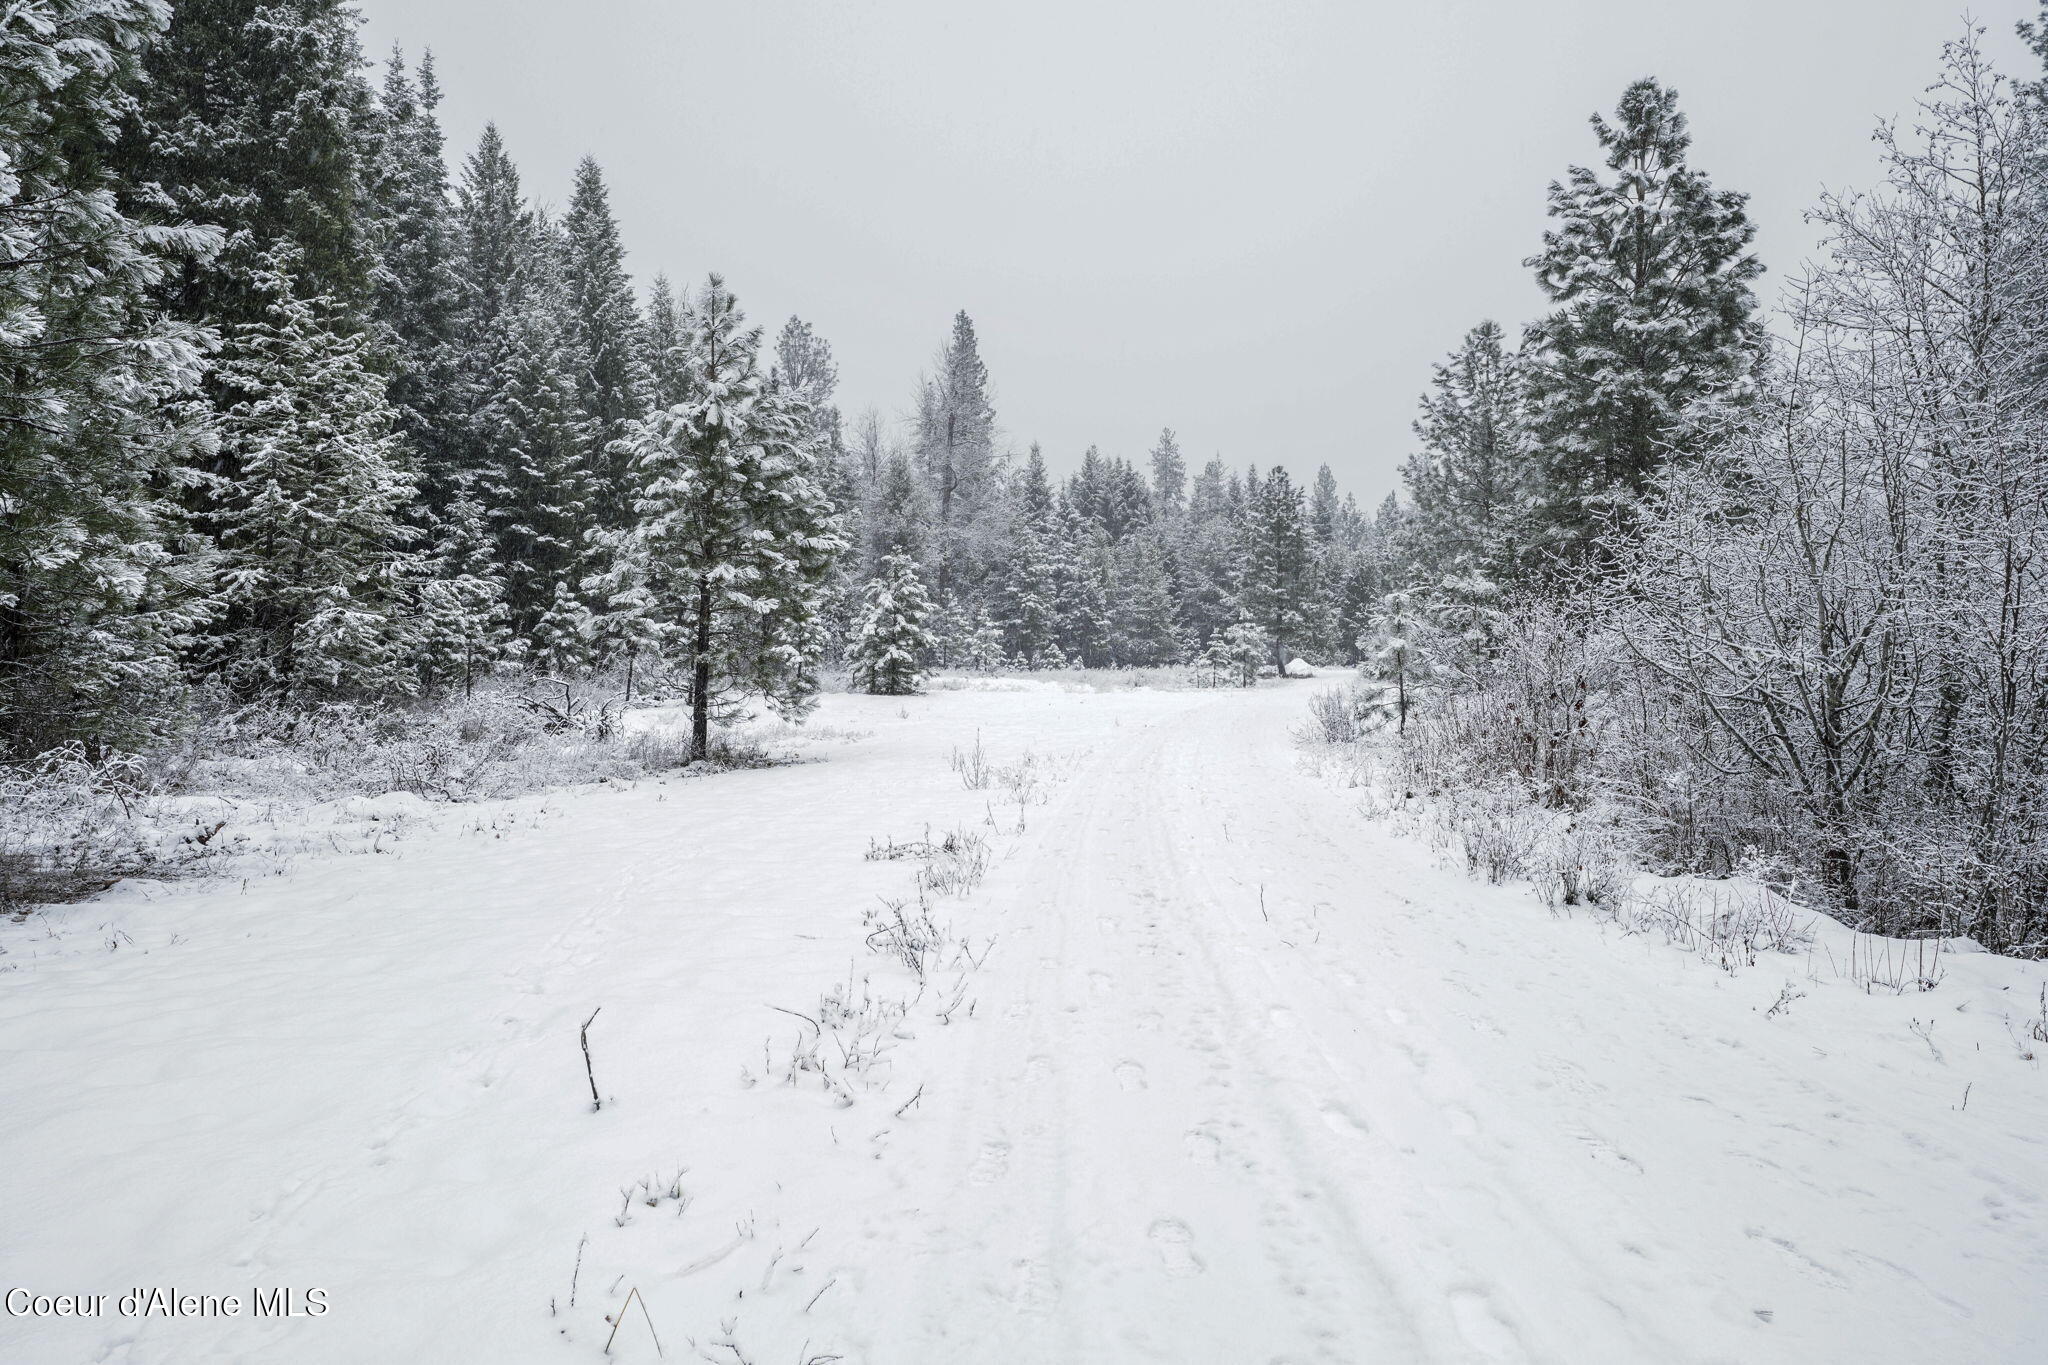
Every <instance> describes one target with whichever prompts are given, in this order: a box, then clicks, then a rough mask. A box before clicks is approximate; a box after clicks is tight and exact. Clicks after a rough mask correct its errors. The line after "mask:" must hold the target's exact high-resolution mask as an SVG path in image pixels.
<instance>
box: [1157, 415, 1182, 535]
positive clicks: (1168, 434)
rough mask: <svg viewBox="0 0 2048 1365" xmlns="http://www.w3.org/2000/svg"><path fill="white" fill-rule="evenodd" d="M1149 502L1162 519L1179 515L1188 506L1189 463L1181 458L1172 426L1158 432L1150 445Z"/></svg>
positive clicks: (1178, 443) (1178, 442)
mask: <svg viewBox="0 0 2048 1365" xmlns="http://www.w3.org/2000/svg"><path fill="white" fill-rule="evenodd" d="M1152 505H1153V507H1154V508H1155V509H1156V510H1157V511H1158V513H1159V515H1160V516H1161V517H1163V518H1168V519H1174V518H1178V517H1179V516H1180V515H1181V513H1182V512H1184V511H1186V510H1187V505H1188V463H1187V461H1186V460H1184V459H1182V458H1181V453H1180V441H1179V439H1178V438H1177V437H1175V435H1174V434H1173V428H1172V427H1167V428H1165V429H1163V430H1162V431H1160V433H1159V440H1158V442H1157V443H1155V444H1154V445H1153V447H1152Z"/></svg>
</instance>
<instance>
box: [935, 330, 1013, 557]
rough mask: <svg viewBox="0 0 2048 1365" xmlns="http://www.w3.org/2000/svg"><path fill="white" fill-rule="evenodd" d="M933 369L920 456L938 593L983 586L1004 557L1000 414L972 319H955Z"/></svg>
mask: <svg viewBox="0 0 2048 1365" xmlns="http://www.w3.org/2000/svg"><path fill="white" fill-rule="evenodd" d="M935 368H936V373H935V374H933V375H932V376H931V377H930V378H928V379H927V380H926V381H925V382H924V385H923V387H922V389H921V390H920V392H919V395H918V408H917V432H916V458H917V466H918V470H919V472H920V473H921V474H922V475H923V477H924V480H925V484H926V486H927V488H929V490H930V492H931V497H932V503H933V506H934V508H935V510H936V512H937V525H936V526H935V527H934V528H933V534H932V541H933V544H932V547H931V550H930V552H929V553H928V555H927V557H926V558H925V559H924V560H923V561H922V562H924V563H926V564H927V565H929V566H931V569H932V576H933V586H934V588H935V589H936V591H937V592H938V595H939V596H940V597H941V598H945V597H948V596H951V595H952V594H954V593H955V592H956V591H960V590H964V589H968V588H973V587H976V586H978V585H979V583H980V581H981V579H982V577H983V575H984V573H985V571H986V570H987V569H988V568H989V567H991V566H992V565H993V563H994V562H995V561H996V559H997V558H999V549H1000V547H999V546H998V545H997V544H996V543H995V542H996V541H997V539H998V538H999V536H1000V533H1001V531H1002V529H1003V527H1002V522H1001V518H1000V517H999V516H998V515H997V513H998V511H999V502H1000V494H1001V492H1002V486H1001V485H1002V469H1001V463H1000V461H999V459H998V458H997V454H996V446H995V440H996V413H995V405H994V402H993V400H992V398H991V397H990V393H989V379H988V367H987V365H985V364H983V363H982V359H981V344H980V342H979V341H978V340H977V339H976V337H975V333H974V319H972V318H970V317H968V316H967V314H966V313H965V312H964V311H963V312H960V313H958V314H956V315H955V316H954V318H953V332H952V336H951V337H950V338H949V339H948V340H947V342H946V345H945V347H944V349H942V350H941V351H940V352H939V357H938V361H937V364H936V367H935Z"/></svg>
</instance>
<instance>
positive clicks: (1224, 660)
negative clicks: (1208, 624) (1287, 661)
mask: <svg viewBox="0 0 2048 1365" xmlns="http://www.w3.org/2000/svg"><path fill="white" fill-rule="evenodd" d="M1272 652H1273V642H1272V640H1270V639H1269V638H1267V635H1266V632H1265V631H1263V630H1260V629H1259V628H1258V626H1257V625H1256V624H1254V623H1253V622H1250V621H1237V622H1234V623H1232V624H1231V625H1229V626H1226V627H1224V628H1223V629H1222V630H1219V631H1217V632H1216V634H1215V636H1214V637H1213V638H1212V639H1211V640H1210V641H1209V647H1208V648H1207V649H1205V650H1203V651H1202V654H1201V658H1200V659H1199V661H1198V663H1199V667H1200V670H1201V672H1202V673H1204V674H1205V675H1207V677H1208V678H1209V679H1210V680H1211V681H1210V685H1212V686H1226V687H1252V686H1256V685H1257V683H1258V681H1259V670H1260V668H1262V667H1263V666H1264V665H1265V663H1266V660H1267V658H1268V656H1270V655H1271V654H1272Z"/></svg>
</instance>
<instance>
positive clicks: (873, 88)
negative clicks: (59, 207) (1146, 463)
mask: <svg viewBox="0 0 2048 1365" xmlns="http://www.w3.org/2000/svg"><path fill="white" fill-rule="evenodd" d="M364 5H365V9H366V11H367V14H368V20H369V22H368V27H367V31H366V33H365V43H366V47H367V48H368V50H369V51H370V52H371V54H372V55H374V56H376V57H378V58H380V59H381V57H382V55H383V53H384V52H385V51H386V50H387V49H388V48H389V46H390V44H391V43H392V41H393V40H397V41H399V42H402V43H403V44H404V45H405V46H406V47H407V49H408V50H410V51H412V52H414V53H417V51H418V49H419V48H421V47H423V46H425V47H431V48H432V49H433V50H434V53H435V57H436V59H437V60H438V62H439V63H440V69H441V76H442V81H443V84H444V85H445V86H446V87H447V101H446V103H445V105H444V106H443V110H442V113H443V118H444V120H445V122H446V125H447V130H448V134H449V142H450V155H451V160H454V161H459V159H460V157H461V156H462V155H464V154H466V153H467V152H468V150H469V149H470V147H471V146H472V145H473V144H474V142H475V138H476V134H477V133H478V131H479V130H480V129H481V128H482V126H483V124H484V123H485V121H487V120H496V122H497V123H498V126H499V128H500V129H501V130H502V131H503V133H504V134H505V137H506V139H507V142H508V143H509V145H510V147H511V150H512V153H513V155H514V157H515V158H516V159H517V160H518V162H519V165H520V167H521V169H522V171H523V172H524V174H525V176H526V184H527V188H528V190H529V192H530V193H533V194H534V195H536V196H537V197H539V198H541V199H543V200H545V201H549V202H554V203H559V202H561V201H562V200H563V199H565V198H566V197H567V193H568V184H569V176H570V171H571V169H572V167H573V166H574V164H575V162H576V160H577V158H578V157H580V156H581V155H583V154H584V153H585V152H589V153H592V154H594V155H595V156H596V157H597V158H598V160H599V161H600V162H602V163H603V165H604V168H605V171H606V174H607V177H608V179H609V182H610V184H611V189H612V203H613V206H614V209H615V210H616V212H617V213H618V215H619V217H620V219H621V221H622V223H623V227H624V232H625V238H626V244H627V248H628V250H629V252H630V259H629V265H630V267H631V269H632V270H633V272H634V275H635V277H636V278H637V279H639V280H641V281H642V282H643V283H644V282H645V280H647V279H648V278H650V277H651V276H653V275H654V274H655V273H657V272H666V273H667V274H669V275H670V276H671V277H672V278H674V279H675V280H677V281H678V282H679V283H680V282H682V281H685V280H695V279H700V278H701V277H702V276H703V274H704V273H705V272H706V271H708V270H714V269H715V270H719V271H721V272H723V273H724V274H725V275H726V277H727V279H728V280H729V281H730V282H731V284H732V286H733V288H734V290H735V291H736V292H737V293H738V295H739V298H740V301H741V303H742V305H743V306H744V307H746V308H747V310H748V311H749V313H750V314H751V315H752V316H753V318H754V320H755V321H757V322H760V323H762V324H764V325H766V326H767V327H768V329H769V331H770V332H771V334H772V332H773V330H774V328H775V327H776V326H777V325H779V324H780V322H781V321H782V319H783V318H785V317H787V316H788V315H789V314H790V313H792V312H795V313H799V314H801V315H802V316H804V317H805V318H808V319H809V320H811V321H812V322H813V323H814V324H815V325H816V326H817V327H818V329H819V330H820V331H821V332H822V333H823V334H824V335H825V336H826V337H827V338H829V339H830V341H831V342H832V344H833V347H834V349H835V351H836V353H837V355H838V359H839V364H840V377H841V390H842V394H841V397H842V405H843V406H844V407H845V408H846V410H847V411H848V412H849V413H852V412H855V411H858V410H859V409H861V408H863V407H865V406H867V405H869V404H873V405H875V406H877V407H879V408H880V409H881V410H882V411H883V412H884V414H886V415H889V416H891V417H895V416H900V415H901V414H902V413H903V412H904V411H905V410H906V409H907V407H908V405H909V401H910V397H911V394H912V392H913V385H914V381H915V379H916V377H917V375H918V374H919V373H920V372H921V371H922V370H923V369H924V368H926V367H927V366H928V365H929V363H930V360H931V357H932V356H933V354H934V352H935V351H936V350H937V348H938V346H939V344H940V343H941V342H942V341H943V340H944V338H945V335H946V331H947V328H948V325H949V322H950V319H951V318H952V315H953V313H954V311H955V310H956V309H960V308H965V309H966V310H967V311H968V312H969V313H970V314H972V315H973V317H974V320H975V323H976V325H977V327H978V328H979V330H980V334H981V338H982V345H983V355H984V357H985V358H986V359H987V361H988V364H989V368H990V371H991V374H992V375H993V378H994V381H995V386H996V404H997V411H998V414H999V416H1000V418H1001V421H1002V426H1003V430H1004V434H1005V436H1006V438H1007V439H1008V440H1009V441H1010V442H1011V443H1012V444H1013V445H1014V446H1015V447H1016V448H1018V449H1019V450H1021V449H1022V448H1023V447H1024V446H1025V445H1026V444H1027V443H1028V442H1030V441H1033V440H1037V441H1040V442H1042V443H1043V444H1044V446H1045V448H1046V453H1047V456H1048V458H1049V459H1050V460H1051V461H1052V462H1053V465H1054V467H1055V469H1056V470H1057V469H1065V468H1070V467H1071V466H1072V465H1073V463H1074V462H1075V461H1076V460H1078V458H1079V455H1080V452H1081V451H1082V450H1083V449H1084V448H1085V447H1086V446H1088V445H1089V444H1090V443H1094V444H1097V445H1099V446H1101V447H1102V449H1103V450H1104V451H1105V452H1107V453H1111V454H1124V455H1129V456H1132V457H1134V458H1136V457H1140V456H1142V455H1143V453H1144V452H1145V451H1146V449H1148V448H1149V447H1150V445H1151V443H1152V440H1153V438H1154V436H1155V435H1156V434H1157V433H1158V430H1159V428H1160V427H1162V426H1172V427H1174V428H1176V429H1177V430H1178V431H1179V432H1180V436H1181V443H1182V447H1183V448H1184V449H1185V450H1186V451H1187V452H1188V454H1189V456H1190V458H1191V459H1193V460H1195V461H1197V462H1199V461H1200V460H1201V459H1204V458H1206V457H1207V456H1208V455H1210V454H1211V453H1213V452H1221V453H1222V454H1223V455H1224V456H1225V458H1227V459H1229V460H1230V461H1231V462H1232V463H1233V464H1243V463H1245V462H1247V461H1251V460H1256V461H1258V462H1259V463H1260V464H1261V465H1266V464H1272V463H1285V464H1287V465H1288V466H1290V467H1291V468H1293V469H1295V470H1296V471H1297V472H1301V473H1306V472H1309V471H1312V470H1313V469H1314V468H1315V466H1316V465H1317V464H1319V463H1321V462H1323V461H1326V460H1327V461H1328V462H1329V463H1330V465H1331V466H1332V467H1333V468H1334V469H1335V470H1336V472H1337V475H1338V477H1339V479H1341V480H1342V481H1343V482H1344V484H1345V486H1346V487H1347V488H1350V489H1353V490H1355V491H1356V492H1358V493H1359V495H1360V498H1361V500H1365V501H1369V500H1372V499H1377V498H1378V497H1379V496H1381V495H1383V494H1384V493H1385V492H1386V491H1387V490H1388V489H1389V488H1392V487H1393V486H1394V485H1395V483H1396V481H1397V478H1398V473H1397V471H1398V469H1399V466H1400V463H1401V461H1402V459H1403V458H1405V456H1406V455H1407V453H1408V450H1409V448H1410V441H1411V438H1410V435H1409V430H1408V424H1409V422H1410V420H1411V418H1412V416H1413V412H1414V405H1415V399H1416V396H1417V395H1418V394H1419V393H1420V391H1421V390H1422V388H1423V386H1424V384H1425V383H1426V381H1427V377H1428V367H1429V365H1430V363H1431V362H1432V361H1433V360H1435V359H1437V358H1438V357H1439V356H1440V355H1441V354H1442V353H1443V352H1444V351H1446V350H1448V349H1449V348H1450V347H1451V346H1452V345H1454V344H1455V343H1456V341H1457V340H1458V337H1459V336H1460V335H1461V334H1462V333H1463V332H1464V330H1465V329H1466V328H1467V327H1469V326H1470V325H1471V324H1473V323H1475V322H1477V321H1478V320H1479V319H1481V318H1483V317H1494V318H1497V319H1499V320H1500V321H1502V322H1503V323H1506V324H1509V325H1511V326H1512V325H1517V324H1519V323H1521V322H1522V321H1524V320H1526V319H1527V318H1528V317H1529V316H1531V315H1532V314H1533V313H1535V312H1536V311H1537V310H1538V309H1539V307H1540V296H1539V295H1538V294H1537V292H1536V289H1535V286H1534V285H1533V284H1532V283H1531V281H1530V278H1529V274H1528V272H1527V271H1526V270H1524V269H1523V268H1522V266H1521V261H1522V260H1523V258H1524V257H1526V256H1528V255H1529V254H1530V253H1531V252H1532V251H1534V250H1535V249H1536V247H1537V246H1538V244H1539V239H1540V235H1541V233H1542V230H1543V226H1544V189H1545V186H1546V185H1547V184H1548V183H1549V182H1550V181H1551V180H1552V179H1553V178H1555V177H1557V176H1559V175H1561V174H1562V173H1563V171H1564V168H1565V167H1566V166H1567V165H1568V164H1570V163H1572V162H1575V161H1576V162H1586V161H1590V160H1591V159H1592V158H1593V156H1594V147H1593V142H1592V136H1591V133H1590V131H1589V130H1588V129H1587V127H1586V117H1587V115H1588V114H1589V113H1591V112H1592V111H1593V110H1595V109H1602V110H1605V109H1611V108H1612V106H1613V104H1614V101H1615V98H1616V97H1617V96H1618V95H1619V94H1620V92H1621V90H1622V87H1623V86H1624V85H1626V84H1627V83H1628V81H1630V80H1632V79H1634V78H1635V77H1637V76H1640V75H1644V74H1653V75H1656V76H1658V77H1660V78H1662V79H1663V80H1664V81H1666V82H1667V83H1668V84H1671V85H1674V86H1676V87H1677V89H1678V91H1679V93H1680V105H1681V107H1682V108H1683V109H1685V110H1686V112H1687V113H1688V114H1689V115H1690V117H1691V120H1692V129H1693V137H1694V162H1695V164H1696V165H1698V166H1700V167H1702V168H1703V169H1705V170H1706V171H1708V172H1709V173H1710V174H1711V175H1712V176H1713V177H1714V179H1715V181H1716V183H1717V184H1719V185H1722V186H1725V187H1727V188H1731V189H1739V190H1743V191H1746V192H1748V193H1749V194H1750V195H1751V196H1752V200H1751V208H1752V211H1753V214H1754V217H1755V219H1756V221H1757V223H1758V225H1759V229H1760V230H1759V233H1758V239H1757V250H1758V252H1759V253H1760V254H1761V256H1762V257H1763V259H1764V262H1765V264H1766V265H1767V266H1768V267H1770V270H1771V274H1770V275H1769V276H1768V277H1767V280H1766V285H1765V288H1766V291H1767V293H1774V292H1775V290H1776V288H1777V285H1778V283H1779V282H1780V281H1782V280H1784V279H1785V278H1786V277H1787V276H1788V275H1789V274H1790V273H1791V272H1792V271H1793V270H1794V269H1795V268H1796V267H1797V265H1798V263H1799V261H1800V259H1801V258H1802V257H1804V256H1806V255H1807V254H1809V253H1810V252H1811V250H1812V247H1813V237H1812V234H1811V233H1810V232H1809V230H1808V229H1807V228H1806V227H1805V225H1804V223H1803V222H1802V219H1801V215H1802V213H1803V211H1804V210H1805V209H1806V208H1807V207H1808V206H1809V205H1810V204H1811V203H1812V201H1813V199H1814V197H1815V195H1816V193H1817V192H1818V191H1819V190H1820V189H1821V187H1822V186H1823V185H1826V186H1829V187H1834V188H1843V187H1855V186H1865V185H1868V184H1869V183H1870V182H1871V180H1872V178H1873V167H1874V152H1873V148H1872V146H1871V142H1870V132H1871V129H1872V127H1873V126H1874V123H1875V121H1876V120H1877V119H1878V118H1879V117H1881V116H1892V115H1899V114H1904V113H1907V112H1908V111H1909V110H1910V108H1911V105H1912V102H1913V100H1914V99H1915V98H1916V96H1917V95H1918V93H1919V92H1920V91H1921V90H1922V89H1923V88H1924V87H1925V86H1926V84H1927V83H1928V81H1929V80H1930V79H1931V78H1932V76H1933V73H1934V69H1935V63H1936V60H1937V57H1938V54H1939V50H1940V45H1941V43H1942V42H1943V41H1944V40H1945V39H1948V38H1951V37H1954V36H1955V35H1957V34H1958V33H1960V32H1961V30H1962V23H1963V20H1962V17H1961V13H1962V11H1961V7H1960V6H1959V5H1956V6H1951V5H1950V4H1948V3H1945V0H1717V3H1713V4H1701V3H1696V2H1694V3H1686V2H1685V0H1405V3H1398V4H1396V3H1384V2H1383V0H1353V2H1352V3H1312V2H1310V0H1301V2H1299V3H1267V4H1254V3H1228V2H1226V0H1146V2H1144V3H1136V2H1133V0H1028V2H1026V3H1003V4H992V3H973V2H972V0H741V3H731V0H725V2H724V3H718V4H708V3H698V2H697V0H580V2H572V0H364ZM2033 8H2034V6H2033V4H2032V3H2029V0H1978V3H1976V4H1975V5H1974V6H1973V12H1974V13H1975V15H1976V17H1977V19H1978V21H1979V22H1980V23H1982V24H1984V25H1986V26H1987V27H1988V28H1989V29H1990V30H1991V36H1990V47H1991V50H1992V51H1993V52H1994V53H1996V54H1998V55H1999V56H2000V57H2001V58H2003V59H2006V61H2007V66H2008V69H2010V70H2015V71H2024V70H2026V67H2027V65H2028V64H2029V63H2030V61H2031V58H2030V57H2029V56H2028V55H2027V54H2026V53H2025V50H2024V49H2023V48H2022V46H2021V45H2020V43H2019V42H2018V40H2017V39H2016V38H2014V37H2013V36H2012V27H2013V24H2014V22H2015V21H2016V20H2018V19H2020V18H2022V17H2025V16H2026V15H2027V14H2030V13H2031V12H2032V11H2033Z"/></svg>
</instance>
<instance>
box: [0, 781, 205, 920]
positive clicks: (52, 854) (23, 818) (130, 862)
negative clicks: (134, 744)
mask: <svg viewBox="0 0 2048 1365" xmlns="http://www.w3.org/2000/svg"><path fill="white" fill-rule="evenodd" d="M154 785H155V784H154V783H153V781H152V779H151V776H150V774H149V772H148V771H147V769H146V768H145V767H144V765H143V764H142V762H141V761H140V760H139V759H137V758H135V757H134V756H132V755H126V754H111V755H107V756H104V757H101V758H98V759H94V758H91V757H88V755H87V753H86V751H85V750H84V748H83V747H82V746H79V745H76V744H70V745H63V746H60V747H58V748H55V749H52V750H50V751H48V752H46V753H45V754H43V755H42V756H41V757H40V758H38V759H36V760H35V761H34V762H32V763H27V764H20V765H16V766H13V767H8V768H0V906H6V907H8V908H11V909H12V908H23V907H26V906H29V905H34V904H37V903H41V902H49V901H62V900H74V899H76V898H78V897H80V896H84V895H90V894H92V893H93V892H95V891H99V890H102V889H104V888H105V887H107V886H109V885H111V884H112V883H114V882H115V881H118V880H120V879H121V878H123V877H133V876H163V875H166V874H167V873H169V872H171V871H173V870H176V869H179V868H182V867H187V866H190V865H191V864H194V863H196V862H198V861H199V860H201V859H203V858H205V857H208V856H210V855H211V854H212V853H215V852H217V851H218V846H217V845H215V843H214V839H215V837H216V836H217V835H218V834H219V832H220V828H221V826H220V824H219V823H218V822H215V821H205V822H201V821H199V820H197V819H193V818H191V817H189V816H187V817H181V816H179V815H178V814H176V813H173V812H168V811H164V810H161V809H160V808H159V802H158V801H157V799H156V793H155V790H154Z"/></svg>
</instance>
